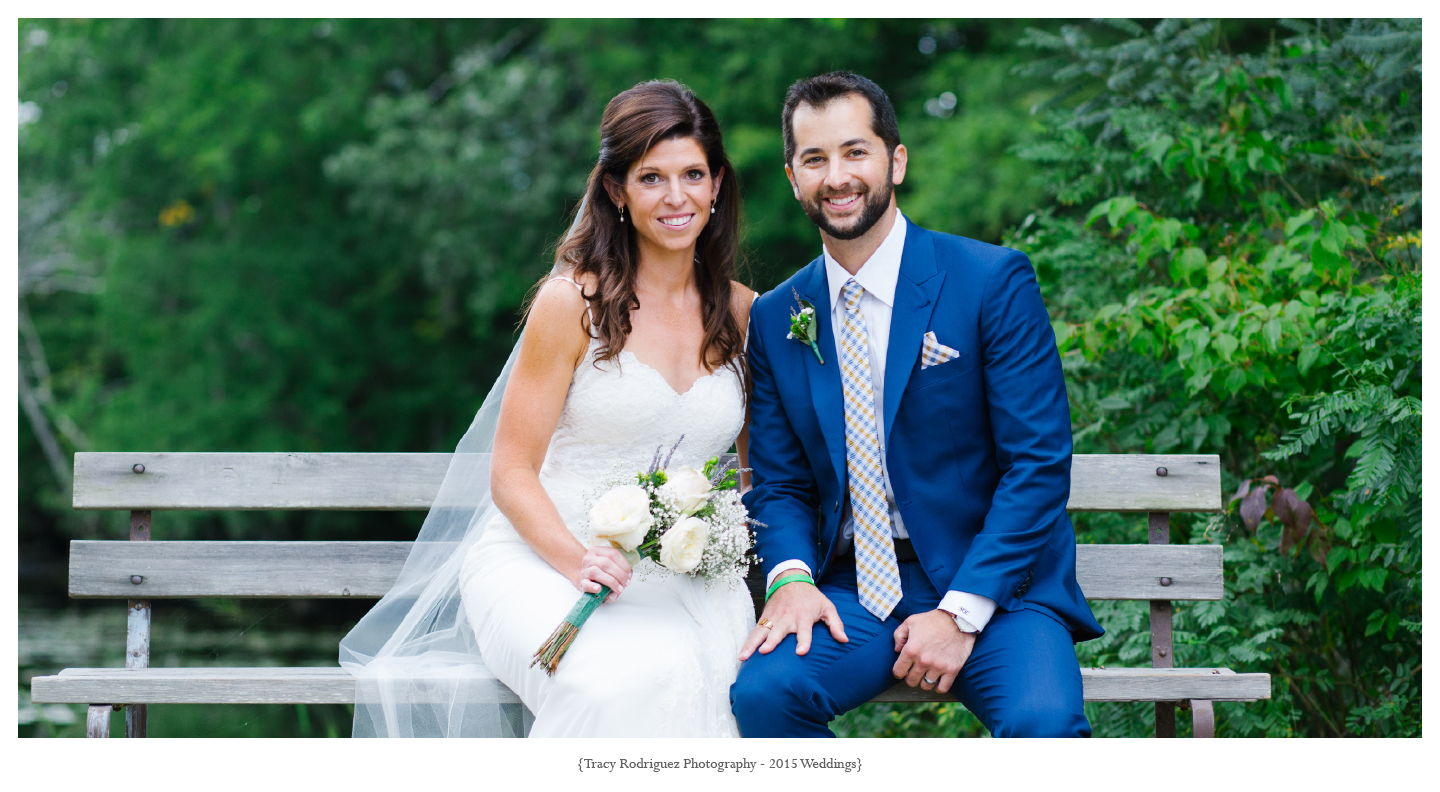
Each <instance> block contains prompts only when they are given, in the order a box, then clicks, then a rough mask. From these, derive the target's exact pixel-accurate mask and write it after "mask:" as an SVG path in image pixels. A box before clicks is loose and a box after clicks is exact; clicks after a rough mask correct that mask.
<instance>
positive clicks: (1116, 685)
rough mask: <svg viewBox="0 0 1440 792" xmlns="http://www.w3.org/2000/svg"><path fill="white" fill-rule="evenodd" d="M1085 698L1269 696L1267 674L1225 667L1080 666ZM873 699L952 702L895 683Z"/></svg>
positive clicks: (1234, 698)
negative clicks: (1238, 670)
mask: <svg viewBox="0 0 1440 792" xmlns="http://www.w3.org/2000/svg"><path fill="white" fill-rule="evenodd" d="M1080 677H1081V680H1082V682H1083V683H1084V685H1085V700H1086V701H1180V700H1182V699H1204V700H1207V701H1254V700H1256V699H1268V698H1270V675H1269V674H1237V673H1235V672H1234V671H1231V670H1229V669H1225V668H1082V669H1080ZM871 700H872V701H895V702H905V701H941V702H945V701H954V700H955V699H954V697H952V696H950V695H948V694H940V693H935V692H934V691H929V692H927V691H923V690H921V689H919V688H918V687H917V688H912V687H909V686H908V685H906V684H905V683H904V682H900V683H898V684H896V685H895V686H894V687H892V688H890V689H889V690H887V691H885V692H884V693H881V694H880V695H879V696H876V697H875V698H873V699H871Z"/></svg>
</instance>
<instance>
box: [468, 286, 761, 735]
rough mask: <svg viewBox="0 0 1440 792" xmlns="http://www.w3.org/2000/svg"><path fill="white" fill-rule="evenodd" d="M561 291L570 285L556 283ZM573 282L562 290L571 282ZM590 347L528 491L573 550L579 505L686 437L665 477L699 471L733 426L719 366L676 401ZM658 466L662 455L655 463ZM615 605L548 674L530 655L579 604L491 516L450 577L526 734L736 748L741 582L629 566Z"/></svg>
mask: <svg viewBox="0 0 1440 792" xmlns="http://www.w3.org/2000/svg"><path fill="white" fill-rule="evenodd" d="M566 280H568V279H566ZM572 283H573V281H572ZM598 348H599V342H598V341H597V340H595V339H592V340H591V341H590V345H589V348H588V349H587V351H586V354H585V359H584V361H583V362H582V363H581V364H580V367H579V368H578V369H576V371H575V374H574V376H573V377H572V378H571V380H570V391H569V393H568V394H567V395H566V397H565V406H564V408H563V409H562V410H561V413H560V420H559V423H558V424H557V425H556V427H555V434H554V437H553V438H552V439H551V441H550V446H549V449H548V450H547V451H546V454H545V463H544V466H543V467H542V468H541V470H540V482H541V484H542V485H543V486H544V488H545V491H546V493H547V494H548V495H549V496H550V499H551V500H552V501H553V502H554V504H555V507H556V508H557V509H558V510H559V512H560V516H561V517H562V518H563V519H564V521H565V524H566V526H567V527H569V529H570V531H571V532H572V533H574V534H575V535H576V537H577V538H579V539H580V540H581V541H582V542H587V537H585V536H584V535H583V533H582V526H583V525H584V521H585V514H586V512H587V510H588V509H587V505H586V498H587V496H590V497H593V496H594V495H595V494H598V493H597V490H598V488H599V486H600V485H601V484H602V483H604V482H606V481H608V480H611V479H613V478H615V477H616V475H617V474H619V475H626V476H628V475H632V474H633V473H635V472H639V471H643V470H645V469H647V468H649V466H650V464H651V461H652V460H653V459H654V457H655V452H656V449H657V448H660V449H663V453H668V452H669V451H670V448H671V447H672V446H674V445H675V442H676V441H677V440H679V439H680V437H681V435H684V441H683V442H681V443H680V446H679V448H678V449H677V450H676V451H675V456H674V458H673V459H672V460H671V466H672V467H673V466H679V465H691V466H693V467H695V468H697V469H698V468H700V467H701V466H702V465H703V464H704V463H705V461H706V460H708V459H710V458H711V457H714V456H717V455H719V454H723V453H725V452H726V451H728V450H729V449H730V446H731V444H732V443H733V442H734V441H735V438H736V436H737V435H738V434H739V433H740V430H741V428H742V426H743V424H744V420H745V407H744V400H743V393H742V387H743V386H742V383H741V381H740V378H739V377H738V376H736V374H735V373H734V372H733V371H731V370H730V369H729V368H721V369H718V370H716V371H715V372H713V373H711V374H709V375H707V376H704V377H701V378H700V379H699V380H698V381H696V383H695V384H694V385H693V386H692V387H691V388H690V390H688V391H686V392H685V393H683V394H682V393H677V392H675V390H674V389H673V388H672V387H671V386H670V384H669V383H668V382H667V381H666V380H665V378H664V377H663V376H661V374H660V373H659V372H658V371H656V370H654V369H652V368H650V367H648V366H646V365H645V364H643V363H641V362H640V361H639V359H637V358H636V357H635V356H634V355H633V354H631V353H630V352H623V351H622V352H621V353H620V355H619V356H618V357H617V358H615V359H613V360H610V361H604V362H599V363H598V364H597V363H596V361H595V353H596V351H597V350H598ZM662 459H663V456H662ZM635 572H636V574H635V575H634V576H633V577H632V579H631V583H630V585H629V586H627V587H626V588H625V591H624V592H623V593H622V594H621V595H620V597H619V598H618V599H617V600H616V601H615V602H611V603H607V604H603V605H601V606H600V607H599V608H597V609H596V610H595V612H594V614H593V615H592V616H591V617H590V619H589V620H588V621H587V622H586V623H585V625H584V626H583V627H582V628H581V630H580V633H579V635H578V636H577V637H576V638H575V641H574V643H572V644H571V645H570V648H569V651H568V652H567V653H566V654H565V656H564V658H563V659H562V660H561V661H560V664H559V666H558V667H557V669H556V671H555V675H554V676H548V675H546V674H545V672H544V671H543V670H541V669H540V667H539V666H538V665H537V666H536V667H533V668H532V667H530V662H531V658H532V656H533V655H534V653H535V651H536V650H537V649H539V648H540V645H541V644H542V643H544V642H545V639H546V638H548V637H549V636H550V633H551V632H552V631H553V630H554V629H555V627H556V626H557V625H559V624H560V622H561V621H562V620H563V619H564V618H565V616H566V614H567V613H569V611H570V608H571V607H573V606H574V605H575V602H576V600H578V599H579V597H580V592H579V591H578V590H577V589H576V588H575V587H574V586H573V585H571V584H570V581H569V580H567V579H566V578H565V576H563V575H561V574H560V573H559V572H557V571H556V570H555V569H554V568H553V567H551V566H550V565H549V564H548V563H546V562H545V560H544V559H542V558H541V557H540V556H539V555H538V554H536V553H535V551H534V550H532V549H531V548H530V546H529V545H528V544H526V543H525V541H524V540H523V539H521V538H520V535H519V534H518V533H516V531H515V528H514V526H512V525H511V524H510V522H509V520H507V519H505V517H504V515H497V516H496V517H495V518H493V519H492V520H491V522H490V524H489V525H487V526H486V527H485V531H484V533H483V534H482V535H481V537H480V539H479V540H478V541H477V542H476V543H475V545H474V547H473V548H472V549H471V550H470V552H469V553H468V554H467V555H466V557H465V560H464V563H463V565H462V566H461V572H460V589H461V596H462V597H463V599H464V604H465V614H466V616H467V618H468V619H469V621H470V625H471V627H472V628H473V630H474V633H475V639H476V641H477V643H478V644H479V646H480V654H481V658H482V659H483V660H484V662H485V666H486V667H487V668H488V669H489V670H490V671H491V672H492V673H493V674H494V675H495V676H496V677H498V678H499V679H500V681H502V682H504V683H505V684H506V685H507V686H508V687H509V688H510V689H511V690H513V691H515V692H516V693H517V694H518V695H519V696H520V699H521V700H522V701H524V702H525V705H526V706H527V707H529V709H530V711H531V712H532V713H534V716H535V723H534V726H533V727H532V729H531V732H530V736H532V737H582V736H591V737H738V736H739V732H738V729H737V728H736V725H735V718H734V716H733V715H732V714H731V711H730V684H731V683H732V682H734V681H735V675H736V672H737V670H738V668H739V659H738V655H739V653H740V647H741V644H742V643H743V642H744V640H745V636H746V635H747V634H748V633H749V632H750V630H751V629H752V628H753V627H754V625H755V615H754V606H753V604H752V602H751V599H750V594H749V592H748V590H747V589H746V588H745V586H744V584H743V583H738V582H737V583H735V584H733V585H722V584H717V583H714V582H711V583H707V582H706V581H705V580H703V579H701V578H697V577H691V576H690V575H684V574H676V573H673V572H670V571H669V570H667V569H664V568H663V567H660V566H658V565H656V564H654V563H653V562H651V561H649V560H645V561H641V562H640V564H639V565H637V567H636V570H635Z"/></svg>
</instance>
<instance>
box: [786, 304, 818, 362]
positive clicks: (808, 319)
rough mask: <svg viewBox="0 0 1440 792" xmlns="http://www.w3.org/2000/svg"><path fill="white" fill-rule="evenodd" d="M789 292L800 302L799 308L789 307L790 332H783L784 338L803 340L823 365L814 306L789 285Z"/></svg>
mask: <svg viewBox="0 0 1440 792" xmlns="http://www.w3.org/2000/svg"><path fill="white" fill-rule="evenodd" d="M790 293H791V294H793V295H795V302H797V303H799V304H800V310H798V311H797V310H795V309H794V308H791V309H790V332H788V333H786V334H785V337H786V338H789V339H793V340H797V341H804V342H805V343H807V344H809V345H810V348H811V349H813V350H814V351H815V359H816V360H818V361H820V365H822V366H823V365H825V358H823V357H820V343H819V336H818V335H817V332H818V331H816V329H815V306H813V305H811V304H810V301H809V300H806V299H804V298H803V297H801V296H800V292H797V291H795V289H794V287H791V289H790Z"/></svg>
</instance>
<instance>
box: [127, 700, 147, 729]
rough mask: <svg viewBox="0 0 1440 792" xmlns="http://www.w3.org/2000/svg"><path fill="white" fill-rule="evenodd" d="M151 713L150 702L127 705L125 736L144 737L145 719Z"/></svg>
mask: <svg viewBox="0 0 1440 792" xmlns="http://www.w3.org/2000/svg"><path fill="white" fill-rule="evenodd" d="M149 715H150V705H149V704H126V705H125V736H126V737H144V736H145V721H146V720H147V718H148V717H149Z"/></svg>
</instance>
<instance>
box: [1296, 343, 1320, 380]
mask: <svg viewBox="0 0 1440 792" xmlns="http://www.w3.org/2000/svg"><path fill="white" fill-rule="evenodd" d="M1318 357H1320V347H1319V346H1316V345H1313V344H1312V345H1310V346H1307V347H1303V348H1302V349H1301V350H1300V358H1299V360H1297V361H1296V362H1295V363H1296V365H1297V366H1298V367H1299V368H1300V373H1301V374H1304V373H1306V372H1308V371H1309V370H1310V367H1311V366H1313V365H1315V360H1316V358H1318Z"/></svg>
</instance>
